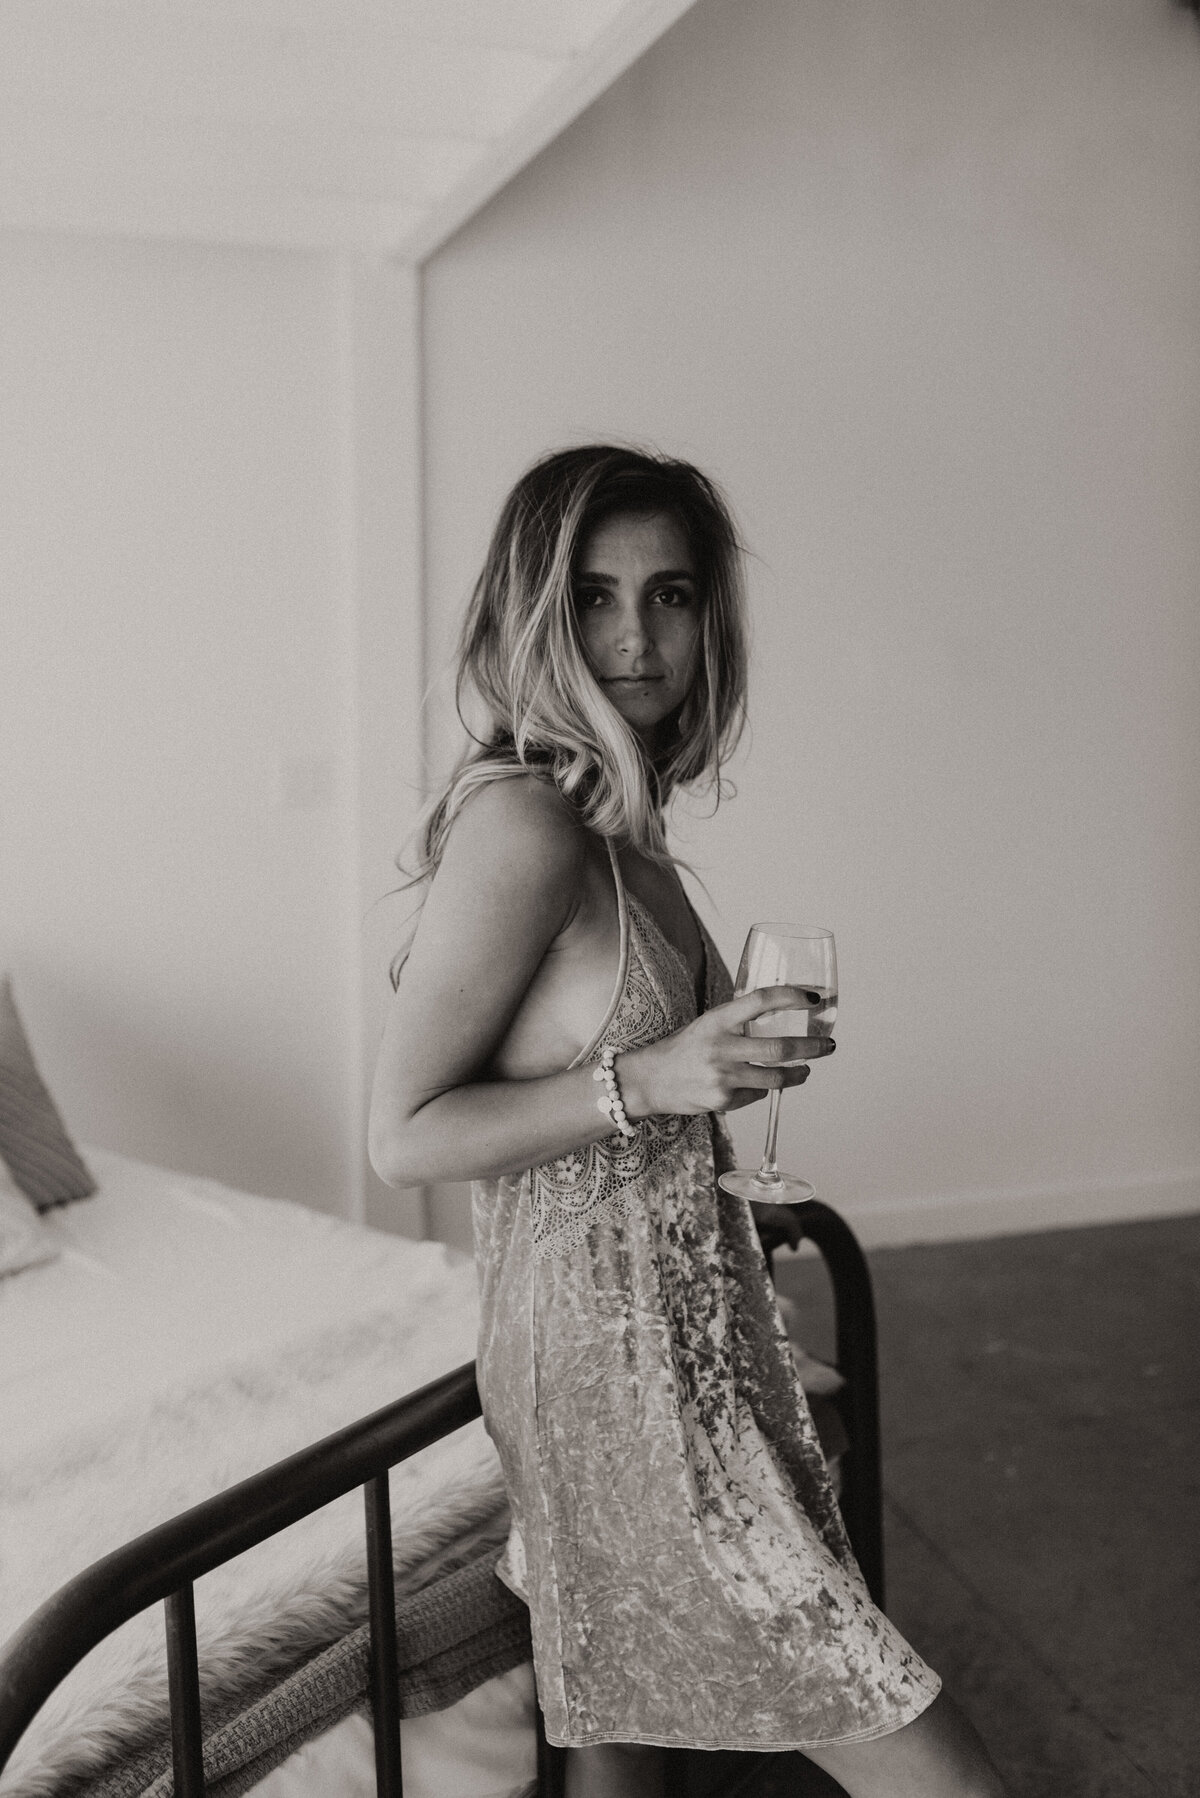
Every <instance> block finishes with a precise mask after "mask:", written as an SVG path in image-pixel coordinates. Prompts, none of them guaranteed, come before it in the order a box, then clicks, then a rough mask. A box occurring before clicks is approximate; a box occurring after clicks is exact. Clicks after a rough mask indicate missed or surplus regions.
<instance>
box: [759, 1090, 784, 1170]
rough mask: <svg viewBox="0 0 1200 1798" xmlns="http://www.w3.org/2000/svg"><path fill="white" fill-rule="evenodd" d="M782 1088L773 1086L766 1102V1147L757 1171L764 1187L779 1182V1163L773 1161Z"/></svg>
mask: <svg viewBox="0 0 1200 1798" xmlns="http://www.w3.org/2000/svg"><path fill="white" fill-rule="evenodd" d="M782 1091H783V1088H782V1087H779V1086H773V1087H772V1088H771V1096H770V1098H769V1099H768V1100H767V1146H766V1148H765V1149H764V1150H763V1158H762V1166H761V1167H760V1168H759V1170H758V1178H759V1179H760V1180H761V1181H762V1182H763V1185H764V1186H776V1185H778V1182H779V1163H778V1161H777V1160H776V1159H775V1139H776V1137H777V1136H778V1135H779V1095H780V1093H781V1092H782Z"/></svg>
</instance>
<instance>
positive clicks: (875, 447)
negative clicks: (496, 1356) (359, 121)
mask: <svg viewBox="0 0 1200 1798" xmlns="http://www.w3.org/2000/svg"><path fill="white" fill-rule="evenodd" d="M1197 192H1200V33H1197V29H1196V24H1195V21H1194V19H1191V18H1190V17H1188V16H1187V15H1186V14H1184V13H1183V12H1181V11H1179V10H1175V9H1172V8H1170V7H1168V6H1167V5H1165V4H1163V5H1155V4H1146V3H1145V0H1107V3H1105V4H1101V3H1093V4H1089V5H1086V6H1085V5H1080V4H1073V3H1071V0H1017V3H1015V4H1012V5H1009V6H1005V7H985V6H982V5H964V4H962V0H903V3H902V4H900V5H897V4H895V0H887V3H886V4H885V3H884V0H873V3H869V4H866V5H860V6H857V7H847V6H845V5H843V4H841V3H840V0H806V4H804V5H803V6H800V5H796V4H794V3H792V0H736V3H735V0H701V4H700V5H699V6H698V7H697V9H696V10H695V11H694V12H693V13H691V14H689V15H688V17H687V18H685V19H684V20H683V22H682V23H681V24H680V25H679V26H677V27H676V28H675V29H674V30H673V31H672V32H671V33H670V34H669V35H668V36H667V37H666V38H665V39H663V40H662V42H661V43H660V44H659V45H658V46H656V48H655V49H654V50H653V51H652V52H651V53H650V54H649V55H648V56H647V57H646V58H645V59H644V60H643V61H642V62H641V63H640V64H639V65H638V66H637V67H636V68H635V69H634V70H633V71H632V72H631V73H630V74H629V75H627V76H626V77H625V78H624V79H623V80H622V81H621V82H620V83H619V84H618V86H617V87H616V88H615V89H614V90H612V91H611V92H610V93H609V94H608V95H607V96H605V97H604V98H603V99H602V100H601V101H600V102H598V103H597V104H596V105H595V106H594V107H593V108H592V110H591V111H590V112H589V113H588V114H586V115H585V116H584V117H583V119H582V120H580V121H579V122H578V123H577V124H576V125H575V126H574V127H573V128H572V129H571V130H570V131H569V132H568V133H567V134H566V136H565V137H564V138H562V139H561V140H560V141H559V142H557V143H556V144H554V145H553V146H552V147H551V148H550V149H549V150H548V151H547V152H546V153H545V154H543V156H542V157H541V158H540V159H539V160H538V161H537V162H536V163H535V164H534V165H533V166H532V167H531V168H530V169H528V170H527V171H526V172H525V173H524V174H523V175H522V176H521V177H520V178H519V179H518V180H517V181H516V182H515V183H514V184H513V185H512V186H511V187H510V188H509V189H507V190H506V192H505V193H504V194H503V195H501V196H500V197H499V198H498V199H497V200H496V201H495V202H493V203H492V204H491V205H490V206H489V207H488V208H487V209H486V210H485V211H484V212H483V213H482V214H481V215H480V216H479V217H478V218H477V219H476V220H475V221H474V222H473V223H472V224H471V225H470V226H468V227H467V228H466V229H465V230H464V231H462V232H461V233H460V234H459V236H458V237H457V238H456V239H454V240H453V241H452V242H451V243H450V244H449V245H448V246H447V247H446V248H445V249H444V250H443V251H442V252H440V253H439V254H438V255H437V256H436V257H435V258H434V259H433V260H432V262H431V264H430V265H429V266H428V269H427V273H426V288H425V313H426V336H425V343H426V360H425V379H426V389H427V397H426V419H427V477H426V478H427V496H428V497H427V532H428V543H427V568H428V594H429V607H430V611H429V629H430V639H431V658H432V660H431V665H432V666H433V667H435V668H441V667H443V666H444V664H445V660H446V657H447V655H448V653H449V646H450V642H451V637H452V631H453V627H454V624H455V622H456V619H457V616H458V614H459V612H460V610H461V606H462V603H463V601H464V599H465V595H466V593H467V590H468V588H469V586H470V582H471V580H472V578H473V575H474V572H475V570H476V568H477V566H478V564H479V561H480V558H481V556H482V552H483V548H484V544H485V541H486V536H487V532H488V529H489V527H490V524H491V520H492V518H493V517H494V514H495V511H496V509H497V506H498V504H499V502H500V499H501V497H502V495H503V493H504V492H505V491H506V489H507V487H508V486H509V484H510V483H511V481H512V480H513V479H514V478H515V476H516V475H517V474H518V473H519V471H520V470H521V468H522V467H523V466H524V465H525V464H526V463H527V462H528V461H529V460H530V459H531V458H532V457H534V456H535V455H537V454H538V453H540V452H541V451H542V450H544V449H545V448H547V447H550V446H553V445H559V444H563V443H566V442H570V441H574V440H580V439H588V438H598V437H603V436H606V435H609V434H612V435H616V436H620V437H626V438H628V437H632V438H639V439H646V440H650V441H652V442H655V443H658V444H659V445H661V446H662V447H664V448H666V449H668V450H671V451H674V452H676V453H682V454H684V455H688V456H691V457H694V458H695V459H696V460H697V461H699V462H700V463H701V464H702V465H704V466H705V467H707V468H709V469H710V470H712V471H713V472H715V473H716V474H717V475H718V476H720V477H721V478H722V479H723V480H724V481H725V482H726V483H727V485H728V488H729V489H730V491H731V493H732V495H733V496H734V499H735V502H736V504H737V506H738V508H739V509H740V512H741V516H742V518H743V521H744V525H745V529H746V533H747V536H748V538H749V541H750V543H751V544H752V546H753V548H754V550H755V552H756V556H757V560H756V561H755V564H754V568H753V581H752V585H753V604H754V613H755V621H756V634H757V642H758V656H757V668H756V676H755V682H754V689H753V696H752V717H753V721H754V734H753V740H752V742H751V744H750V745H749V747H748V750H747V752H746V753H745V754H744V755H743V756H742V757H741V758H740V761H739V764H738V768H737V771H736V773H737V782H738V786H739V789H740V796H739V797H738V799H737V800H736V801H735V802H734V803H733V804H731V805H730V806H729V807H728V808H723V809H722V811H721V812H720V814H719V816H718V817H717V818H716V819H715V821H713V822H712V823H706V824H704V825H702V826H701V825H696V826H694V827H693V828H692V829H690V830H689V832H688V833H687V836H686V840H685V842H684V845H683V846H684V849H685V853H689V854H690V856H691V858H692V859H693V861H694V864H695V866H696V867H697V869H698V870H699V872H700V873H701V874H702V875H703V876H704V878H705V880H706V881H707V883H708V886H709V889H710V891H711V894H712V898H713V902H714V906H713V910H712V911H711V913H710V916H711V917H712V919H713V921H714V923H715V927H716V930H717V935H718V938H719V940H720V941H721V943H722V944H723V946H724V948H725V949H726V951H727V953H728V954H729V956H730V957H735V956H736V954H737V951H738V948H739V945H740V941H741V937H742V935H743V933H744V930H745V928H746V925H747V924H748V923H749V922H750V921H751V920H752V919H753V918H755V917H761V916H779V915H791V916H796V917H798V918H801V919H805V920H809V921H813V922H819V923H826V924H829V925H832V926H833V927H834V928H835V929H836V931H837V933H838V939H839V948H840V954H841V975H842V1012H841V1023H840V1028H839V1031H838V1035H839V1039H840V1049H839V1053H838V1056H837V1058H836V1060H835V1062H834V1063H832V1064H831V1065H830V1066H829V1067H827V1068H826V1067H823V1068H820V1069H818V1070H817V1072H816V1074H815V1076H814V1078H813V1080H812V1081H811V1083H810V1085H809V1086H808V1088H807V1089H806V1090H805V1092H803V1093H802V1094H796V1095H793V1096H791V1097H790V1098H789V1100H788V1102H787V1105H786V1108H785V1113H784V1128H783V1136H782V1140H783V1153H784V1156H785V1159H786V1162H787V1163H788V1164H790V1165H792V1166H794V1167H795V1168H796V1169H797V1170H798V1171H802V1172H805V1173H808V1174H810V1175H812V1176H813V1177H814V1178H815V1179H816V1181H817V1183H818V1185H819V1187H820V1188H821V1190H822V1192H823V1193H824V1194H825V1195H826V1196H827V1197H828V1198H829V1199H830V1201H831V1202H833V1203H834V1204H836V1205H838V1206H839V1207H842V1208H844V1209H845V1210H846V1211H847V1213H849V1214H850V1215H851V1216H853V1217H854V1218H855V1219H856V1221H857V1222H858V1223H859V1225H860V1227H861V1228H862V1229H863V1232H864V1234H865V1235H866V1236H867V1237H868V1239H871V1240H887V1239H889V1238H891V1239H895V1238H897V1237H905V1236H907V1237H912V1236H914V1235H934V1236H936V1235H938V1234H940V1233H945V1234H958V1233H969V1232H971V1231H975V1230H989V1229H997V1228H1024V1227H1029V1226H1033V1225H1036V1224H1038V1223H1053V1222H1057V1221H1072V1220H1076V1219H1078V1220H1085V1219H1090V1218H1103V1217H1112V1216H1117V1217H1126V1216H1128V1217H1133V1216H1138V1215H1144V1214H1148V1213H1152V1212H1155V1211H1159V1210H1172V1209H1183V1208H1187V1207H1190V1206H1194V1205H1196V1204H1197V1203H1200V1106H1197V1104H1196V1093H1197V1090H1198V1082H1197V1073H1198V1071H1200V1070H1198V1067H1197V1062H1198V1053H1200V1035H1198V1033H1197V1030H1196V1025H1195V1019H1196V999H1197V972H1198V961H1200V953H1198V951H1200V905H1198V904H1197V899H1198V887H1200V882H1198V880H1197V873H1198V869H1197V859H1198V857H1197V833H1196V829H1195V819H1196V811H1197V800H1198V798H1200V793H1198V787H1200V778H1198V772H1200V771H1198V767H1197V759H1198V758H1197V755H1196V718H1197V715H1198V710H1197V701H1198V699H1200V694H1198V692H1197V688H1198V686H1200V679H1198V668H1200V658H1198V656H1197V650H1198V648H1200V643H1198V638H1200V619H1198V616H1197V609H1196V605H1195V587H1196V580H1197V575H1198V574H1200V525H1198V523H1197V515H1196V506H1195V470H1196V466H1197V461H1198V457H1200V322H1198V314H1197V310H1196V295H1197V292H1198V291H1200V215H1198V214H1197V209H1196V204H1195V200H1196V194H1197ZM433 747H434V752H435V753H434V756H433V761H434V765H435V766H441V767H444V766H445V764H446V762H447V760H448V747H449V735H448V731H447V727H446V724H445V719H444V716H442V717H441V718H440V719H439V720H438V721H436V722H435V724H434V726H433ZM750 1117H751V1120H752V1121H751V1122H750V1123H749V1124H748V1125H747V1127H745V1128H743V1129H741V1130H739V1135H740V1136H741V1140H742V1143H743V1146H744V1150H745V1152H747V1153H750V1152H752V1151H753V1149H754V1148H756V1147H757V1139H758V1136H759V1132H760V1128H761V1119H760V1114H759V1113H751V1114H750ZM435 1221H436V1223H437V1226H438V1228H439V1229H440V1230H441V1231H442V1232H444V1233H446V1234H450V1235H455V1234H459V1233H461V1231H462V1226H463V1212H462V1202H461V1198H460V1197H455V1196H453V1195H451V1196H449V1197H445V1196H444V1197H443V1198H442V1199H441V1200H439V1202H438V1205H437V1209H436V1214H435Z"/></svg>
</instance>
